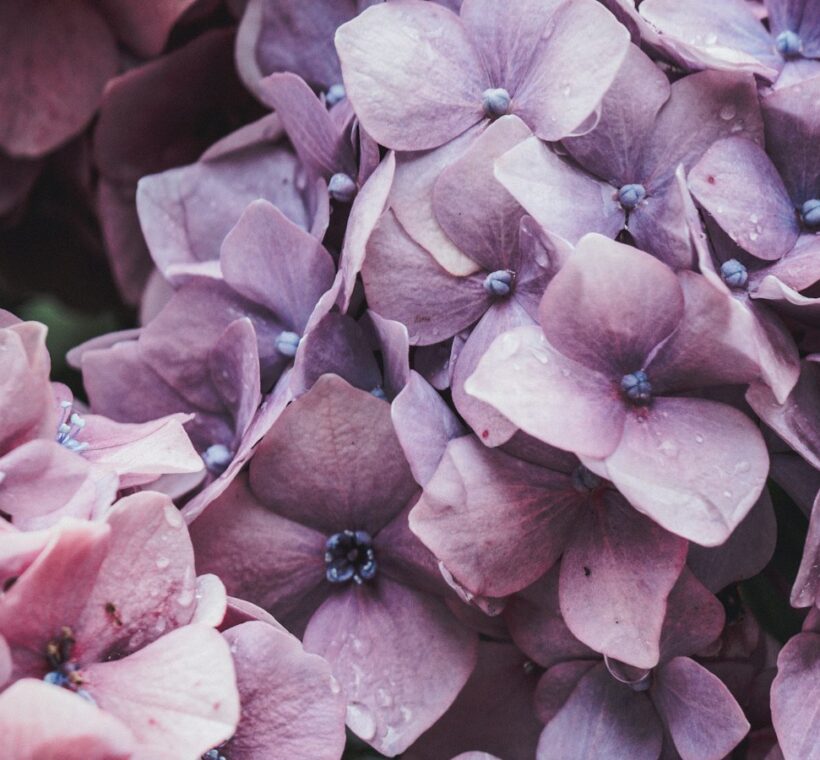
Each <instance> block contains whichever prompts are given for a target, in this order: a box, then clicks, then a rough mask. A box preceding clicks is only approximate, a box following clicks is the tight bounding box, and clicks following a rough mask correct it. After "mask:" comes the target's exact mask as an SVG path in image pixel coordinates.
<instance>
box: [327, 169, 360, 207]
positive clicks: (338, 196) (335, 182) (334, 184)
mask: <svg viewBox="0 0 820 760" xmlns="http://www.w3.org/2000/svg"><path fill="white" fill-rule="evenodd" d="M357 189H358V188H357V187H356V183H355V182H354V181H353V178H352V177H350V176H349V175H347V174H345V173H344V172H337V173H336V174H334V175H333V176H332V177H331V178H330V182H328V183H327V191H328V193H329V194H330V197H331V198H333V200H334V201H338V202H339V203H350V201H352V200H353V199H354V198H355V197H356V190H357Z"/></svg>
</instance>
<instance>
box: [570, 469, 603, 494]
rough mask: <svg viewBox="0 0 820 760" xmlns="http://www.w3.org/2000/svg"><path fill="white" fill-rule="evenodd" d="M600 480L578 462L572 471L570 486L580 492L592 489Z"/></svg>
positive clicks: (599, 483)
mask: <svg viewBox="0 0 820 760" xmlns="http://www.w3.org/2000/svg"><path fill="white" fill-rule="evenodd" d="M602 482H603V481H602V480H601V479H600V478H599V477H598V476H597V475H596V474H595V473H594V472H592V470H588V469H587V468H586V467H584V465H582V464H579V465H578V466H577V467H576V468H575V469H574V470H573V472H572V486H573V488H575V490H576V491H580V492H581V493H586V492H587V491H592V490H594V489H595V488H597V487H598V486H599V485H601V483H602Z"/></svg>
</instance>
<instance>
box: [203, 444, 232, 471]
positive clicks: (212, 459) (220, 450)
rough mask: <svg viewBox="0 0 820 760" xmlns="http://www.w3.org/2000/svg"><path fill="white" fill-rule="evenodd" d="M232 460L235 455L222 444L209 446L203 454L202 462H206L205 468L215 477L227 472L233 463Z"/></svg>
mask: <svg viewBox="0 0 820 760" xmlns="http://www.w3.org/2000/svg"><path fill="white" fill-rule="evenodd" d="M231 459H233V453H232V452H231V450H230V449H229V448H228V447H227V446H223V445H222V444H221V443H215V444H213V445H212V446H208V448H207V449H205V451H204V453H203V454H202V461H203V462H205V466H206V467H207V468H208V470H209V471H210V472H212V473H213V474H214V475H221V474H222V473H223V472H225V470H226V469H227V467H228V465H229V464H230V463H231Z"/></svg>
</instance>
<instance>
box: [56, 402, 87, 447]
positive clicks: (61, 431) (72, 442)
mask: <svg viewBox="0 0 820 760" xmlns="http://www.w3.org/2000/svg"><path fill="white" fill-rule="evenodd" d="M60 407H61V408H62V415H61V417H60V424H59V425H58V426H57V443H59V444H60V445H61V446H65V447H66V448H67V449H70V450H71V451H76V452H77V453H78V454H79V453H80V452H81V451H85V450H86V449H87V448H88V443H86V442H85V441H83V442H82V443H81V442H80V441H78V440H77V436H78V435H79V434H80V432H81V431H82V429H83V428H84V427H85V420H84V419H83V418H82V417H80V415H79V414H77V413H76V412H74V411H72V409H73V406H72V404H71V402H70V401H63V402H61V403H60Z"/></svg>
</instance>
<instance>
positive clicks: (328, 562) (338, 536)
mask: <svg viewBox="0 0 820 760" xmlns="http://www.w3.org/2000/svg"><path fill="white" fill-rule="evenodd" d="M376 569H377V567H376V554H375V551H374V549H373V539H372V538H371V537H370V534H369V533H367V532H366V531H363V530H356V531H352V530H344V531H342V532H341V533H334V534H333V535H332V536H330V538H328V539H327V541H326V542H325V577H326V578H327V580H328V581H330V583H347V582H348V581H354V582H355V583H357V584H362V583H363V582H364V581H370V580H373V578H375V577H376Z"/></svg>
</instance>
